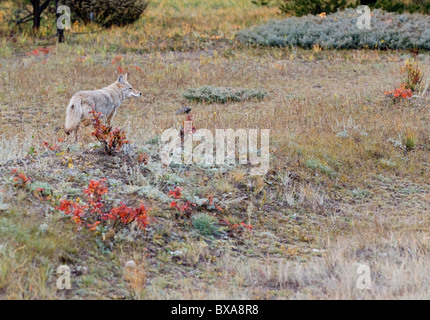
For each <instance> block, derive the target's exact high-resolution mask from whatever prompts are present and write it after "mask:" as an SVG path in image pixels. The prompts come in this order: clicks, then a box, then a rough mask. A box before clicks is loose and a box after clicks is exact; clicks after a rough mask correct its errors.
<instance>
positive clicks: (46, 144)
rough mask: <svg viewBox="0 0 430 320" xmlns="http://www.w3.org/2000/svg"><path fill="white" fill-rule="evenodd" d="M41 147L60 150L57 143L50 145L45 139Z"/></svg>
mask: <svg viewBox="0 0 430 320" xmlns="http://www.w3.org/2000/svg"><path fill="white" fill-rule="evenodd" d="M42 147H45V148H48V149H49V150H52V151H58V150H60V146H59V145H58V144H54V145H52V144H50V143H48V142H47V141H42Z"/></svg>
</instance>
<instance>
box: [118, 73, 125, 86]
mask: <svg viewBox="0 0 430 320" xmlns="http://www.w3.org/2000/svg"><path fill="white" fill-rule="evenodd" d="M116 81H118V83H120V84H125V81H124V76H123V75H122V74H120V75H119V76H118V79H117V80H116Z"/></svg>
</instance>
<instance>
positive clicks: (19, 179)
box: [11, 168, 31, 188]
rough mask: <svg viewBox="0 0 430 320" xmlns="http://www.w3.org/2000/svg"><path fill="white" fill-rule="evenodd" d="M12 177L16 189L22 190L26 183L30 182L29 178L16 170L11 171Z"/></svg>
mask: <svg viewBox="0 0 430 320" xmlns="http://www.w3.org/2000/svg"><path fill="white" fill-rule="evenodd" d="M11 173H12V175H13V181H14V182H15V186H16V187H22V188H24V187H25V186H26V185H27V184H28V183H30V182H31V180H30V178H28V177H27V176H26V175H25V174H24V173H23V172H19V171H18V169H16V168H15V169H12V171H11Z"/></svg>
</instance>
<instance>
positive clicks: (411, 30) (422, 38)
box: [238, 9, 430, 50]
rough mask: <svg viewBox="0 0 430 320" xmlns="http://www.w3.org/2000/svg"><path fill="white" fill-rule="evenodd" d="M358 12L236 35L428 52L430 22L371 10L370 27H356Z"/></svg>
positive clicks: (269, 42)
mask: <svg viewBox="0 0 430 320" xmlns="http://www.w3.org/2000/svg"><path fill="white" fill-rule="evenodd" d="M359 15H360V14H359V13H357V12H356V10H354V9H346V10H344V11H339V12H337V13H333V14H330V15H327V16H325V17H321V16H312V15H307V16H303V17H300V18H298V17H290V18H287V19H284V20H277V21H271V22H269V23H267V24H264V25H260V26H257V27H254V28H252V29H248V30H244V31H242V32H240V33H239V34H238V38H239V40H240V41H241V42H242V43H245V44H246V43H249V44H257V45H263V46H279V47H286V46H297V47H302V48H307V49H310V48H312V47H313V46H314V45H317V44H318V45H319V46H321V47H322V48H324V49H362V48H378V49H411V48H414V49H425V50H430V19H429V18H428V16H426V15H420V14H413V15H411V14H397V13H389V12H385V11H382V10H373V11H372V19H371V26H370V27H371V28H370V29H369V30H368V29H359V28H357V18H358V17H359Z"/></svg>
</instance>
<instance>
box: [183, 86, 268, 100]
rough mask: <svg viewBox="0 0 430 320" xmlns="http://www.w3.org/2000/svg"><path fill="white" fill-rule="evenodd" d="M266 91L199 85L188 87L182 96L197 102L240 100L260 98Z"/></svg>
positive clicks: (262, 97)
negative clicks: (197, 86)
mask: <svg viewBox="0 0 430 320" xmlns="http://www.w3.org/2000/svg"><path fill="white" fill-rule="evenodd" d="M266 95H267V92H265V91H261V90H258V89H234V88H229V87H210V86H205V87H200V88H197V89H188V90H186V91H185V92H184V93H183V96H184V97H185V98H186V99H188V100H191V101H197V102H209V103H211V102H217V103H227V102H240V101H245V100H250V99H257V100H262V99H264V97H265V96H266Z"/></svg>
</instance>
